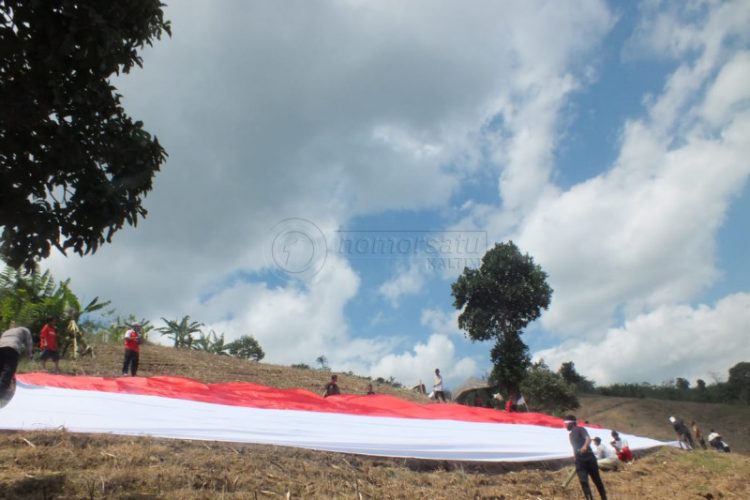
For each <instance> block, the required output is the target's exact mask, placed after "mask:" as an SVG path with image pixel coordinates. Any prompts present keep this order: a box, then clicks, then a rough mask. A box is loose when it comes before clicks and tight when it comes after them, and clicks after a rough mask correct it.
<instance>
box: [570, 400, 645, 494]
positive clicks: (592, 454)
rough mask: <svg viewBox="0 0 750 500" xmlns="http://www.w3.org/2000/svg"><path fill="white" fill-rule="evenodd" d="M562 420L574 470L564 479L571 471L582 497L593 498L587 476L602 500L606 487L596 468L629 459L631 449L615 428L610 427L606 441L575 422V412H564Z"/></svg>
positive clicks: (612, 466) (610, 467)
mask: <svg viewBox="0 0 750 500" xmlns="http://www.w3.org/2000/svg"><path fill="white" fill-rule="evenodd" d="M564 424H565V428H566V429H567V430H568V438H569V439H570V445H571V446H572V447H573V456H574V457H575V471H574V472H573V473H571V476H570V477H569V478H568V481H569V480H570V479H572V478H573V475H574V474H575V475H577V476H578V482H579V483H580V485H581V490H582V491H583V496H584V498H586V499H587V500H593V498H594V495H593V493H592V492H591V486H589V477H590V478H591V480H592V481H593V482H594V486H595V487H596V490H597V491H598V492H599V496H600V497H601V498H602V500H606V498H607V491H606V488H605V487H604V481H602V477H601V475H600V474H599V471H600V470H617V469H618V468H619V467H620V466H622V464H624V463H627V462H632V461H633V453H632V452H631V451H630V447H629V446H628V443H627V441H625V440H623V439H622V438H620V434H619V433H618V432H617V431H615V430H613V431H612V434H611V435H612V440H611V441H610V443H609V445H607V444H605V443H603V442H602V438H601V437H599V436H595V437H594V438H593V439H592V438H591V436H589V433H588V431H587V430H586V429H585V428H584V427H581V426H579V425H578V421H577V420H576V417H575V415H568V416H566V417H565V419H564ZM565 484H567V481H566V483H565Z"/></svg>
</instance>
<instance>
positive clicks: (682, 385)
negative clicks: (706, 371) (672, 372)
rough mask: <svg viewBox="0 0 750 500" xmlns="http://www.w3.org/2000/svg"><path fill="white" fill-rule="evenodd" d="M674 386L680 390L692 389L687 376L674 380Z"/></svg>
mask: <svg viewBox="0 0 750 500" xmlns="http://www.w3.org/2000/svg"><path fill="white" fill-rule="evenodd" d="M674 386H675V387H676V388H677V390H678V391H687V390H689V389H690V381H689V380H688V379H686V378H682V377H677V378H676V379H675V381H674Z"/></svg>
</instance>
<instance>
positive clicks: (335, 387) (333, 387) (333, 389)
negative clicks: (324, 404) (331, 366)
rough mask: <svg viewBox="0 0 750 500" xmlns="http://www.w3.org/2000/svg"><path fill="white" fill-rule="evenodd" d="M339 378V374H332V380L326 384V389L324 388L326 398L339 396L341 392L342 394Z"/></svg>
mask: <svg viewBox="0 0 750 500" xmlns="http://www.w3.org/2000/svg"><path fill="white" fill-rule="evenodd" d="M338 380H339V377H338V375H331V381H330V382H328V383H327V384H326V385H325V389H324V390H323V397H324V398H327V397H328V396H338V395H339V394H341V390H339V384H338Z"/></svg>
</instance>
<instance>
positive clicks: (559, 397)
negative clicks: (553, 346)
mask: <svg viewBox="0 0 750 500" xmlns="http://www.w3.org/2000/svg"><path fill="white" fill-rule="evenodd" d="M521 394H523V396H524V399H525V400H526V404H527V405H528V406H529V409H531V410H533V411H540V412H542V413H548V414H553V415H559V414H562V413H565V412H566V411H568V410H574V409H576V408H578V407H579V406H580V403H579V402H578V398H576V388H575V386H574V385H573V384H569V383H567V382H565V380H564V379H563V378H562V376H560V375H559V374H557V373H554V372H553V371H552V370H550V369H549V368H548V367H547V365H545V364H544V362H543V361H542V362H539V363H535V364H534V365H532V367H531V368H529V370H528V371H527V372H526V377H525V378H524V380H523V382H522V383H521Z"/></svg>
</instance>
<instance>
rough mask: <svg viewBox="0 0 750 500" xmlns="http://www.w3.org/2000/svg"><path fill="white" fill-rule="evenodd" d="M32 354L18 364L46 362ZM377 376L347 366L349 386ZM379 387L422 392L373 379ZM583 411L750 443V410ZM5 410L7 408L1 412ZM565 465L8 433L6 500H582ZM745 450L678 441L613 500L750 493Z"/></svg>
mask: <svg viewBox="0 0 750 500" xmlns="http://www.w3.org/2000/svg"><path fill="white" fill-rule="evenodd" d="M121 354H122V352H121V349H120V348H119V347H113V346H98V347H97V348H96V358H94V359H91V358H84V359H82V360H78V361H64V362H63V363H62V367H63V371H64V372H66V373H72V374H81V375H83V374H85V375H99V376H113V375H116V374H118V373H119V371H120V367H121V365H120V363H121V359H120V358H121ZM141 359H142V369H141V371H140V374H141V375H143V376H151V375H181V376H188V377H192V378H196V379H200V380H204V381H206V382H226V381H242V380H244V381H251V382H255V383H260V384H265V385H270V386H276V387H302V388H305V389H309V390H312V391H315V392H320V391H321V390H322V386H323V385H324V384H325V382H326V381H327V380H328V377H329V374H328V373H326V372H321V371H317V370H305V369H295V368H289V367H284V366H276V365H269V364H263V363H250V362H247V361H242V360H237V359H233V358H228V357H222V356H214V355H210V354H206V353H199V352H188V351H182V350H176V349H171V348H167V347H160V346H151V345H149V346H145V347H144V349H143V353H142V358H141ZM38 369H39V366H38V364H37V363H34V362H32V363H26V364H23V365H22V366H21V370H20V371H35V370H38ZM369 382H370V381H369V380H368V379H366V378H363V377H357V376H353V375H346V374H340V375H339V384H340V386H341V387H342V390H344V391H345V392H364V391H365V388H366V385H367V383H369ZM375 389H376V391H377V392H381V393H388V394H393V395H396V396H399V397H402V398H406V399H410V400H416V401H425V400H424V396H421V395H419V394H416V393H412V392H410V391H405V390H401V389H397V388H393V387H391V386H388V385H382V384H375ZM582 403H583V407H582V408H581V409H580V410H579V411H578V412H577V413H578V415H579V418H581V419H586V420H589V421H591V422H592V423H598V424H601V425H604V426H607V427H610V426H612V427H615V428H617V429H619V430H622V431H623V432H628V433H633V434H640V435H645V436H651V437H656V438H661V439H672V438H673V436H672V432H671V427H670V426H669V423H668V422H667V417H668V416H669V415H672V414H674V415H677V416H679V417H680V418H684V419H685V420H690V419H695V420H697V421H698V422H699V423H700V424H702V425H703V428H704V430H706V431H707V430H708V427H710V426H715V427H716V428H717V430H719V431H720V432H722V434H724V435H725V436H726V438H727V440H728V441H729V443H730V444H731V445H732V446H733V448H735V449H736V450H740V451H743V452H745V453H747V451H748V443H747V439H748V422H750V419H748V416H750V415H749V414H748V409H747V408H740V407H735V406H725V405H704V404H696V403H681V402H671V401H657V400H648V399H628V398H608V397H601V396H599V397H596V396H591V397H584V398H583V401H582ZM0 418H2V413H0ZM569 470H570V463H569V462H554V463H533V464H514V465H508V464H490V465H477V464H471V463H451V462H445V461H412V460H402V459H382V458H371V457H361V456H353V455H344V454H335V453H327V452H314V451H308V450H299V449H294V448H283V447H274V446H261V445H236V444H231V443H215V442H205V443H204V442H194V441H175V440H166V439H154V438H134V437H122V436H108V435H80V434H71V433H68V432H65V431H62V430H61V431H52V432H0V498H355V499H359V498H363V499H364V498H446V499H447V498H450V499H457V498H507V499H511V498H513V499H515V498H580V490H579V488H578V485H577V484H576V482H575V480H574V481H573V482H572V483H571V484H570V485H569V486H567V488H566V487H563V486H562V483H563V481H564V479H565V477H566V476H567V475H568V472H569ZM748 477H750V458H749V457H748V456H746V455H745V454H743V453H731V454H723V453H717V452H712V451H706V452H704V451H696V452H683V451H680V450H676V449H672V448H663V449H659V450H658V451H656V452H653V453H650V454H647V455H644V456H641V457H639V458H638V459H637V460H636V462H635V463H634V464H632V465H629V466H628V467H627V468H625V469H624V470H622V471H620V472H612V473H605V474H604V481H605V484H606V485H607V488H608V491H609V492H610V498H639V497H645V498H685V499H688V498H693V499H697V498H706V499H708V498H720V497H726V498H750V486H749V485H748V481H747V478H748Z"/></svg>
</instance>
